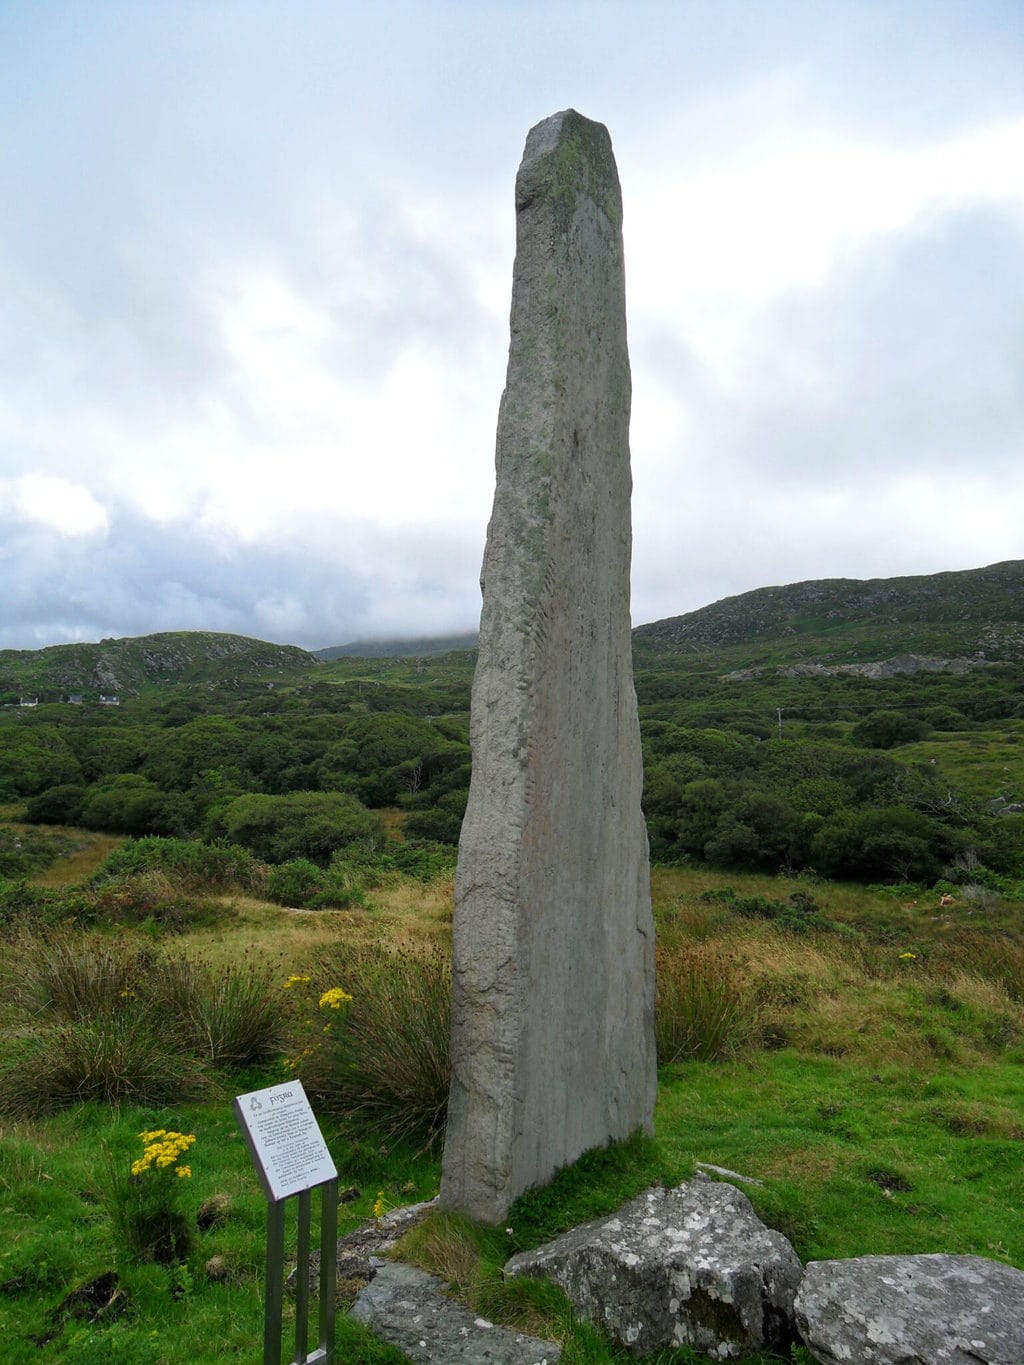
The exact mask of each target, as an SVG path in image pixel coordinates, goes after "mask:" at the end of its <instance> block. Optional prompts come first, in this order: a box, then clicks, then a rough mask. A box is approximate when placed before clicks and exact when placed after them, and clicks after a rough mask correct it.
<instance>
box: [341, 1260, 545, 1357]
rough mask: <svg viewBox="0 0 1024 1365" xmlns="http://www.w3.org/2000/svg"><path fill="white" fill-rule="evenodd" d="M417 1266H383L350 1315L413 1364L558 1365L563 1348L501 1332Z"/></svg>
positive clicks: (502, 1329) (525, 1336) (516, 1334)
mask: <svg viewBox="0 0 1024 1365" xmlns="http://www.w3.org/2000/svg"><path fill="white" fill-rule="evenodd" d="M444 1288H445V1286H444V1284H443V1283H442V1281H440V1280H438V1279H436V1278H435V1277H434V1276H433V1275H428V1274H427V1273H426V1271H424V1270H416V1269H415V1268H414V1267H413V1266H409V1265H400V1264H388V1265H384V1266H381V1268H380V1269H379V1270H378V1271H377V1273H376V1275H375V1276H374V1277H373V1279H372V1280H371V1282H370V1283H369V1284H368V1285H367V1286H366V1288H365V1289H364V1290H363V1291H362V1293H361V1294H360V1295H359V1298H358V1299H357V1300H356V1302H355V1305H354V1306H353V1308H352V1310H351V1312H352V1316H353V1317H354V1318H356V1319H357V1320H358V1321H359V1322H362V1323H365V1324H366V1326H367V1327H370V1328H371V1329H372V1330H373V1332H374V1334H375V1335H376V1336H378V1337H380V1338H381V1340H382V1341H386V1342H387V1343H388V1344H389V1345H391V1346H396V1347H397V1348H398V1350H400V1351H403V1352H404V1353H405V1355H406V1356H407V1357H408V1358H409V1359H410V1360H413V1361H422V1362H427V1365H555V1362H556V1361H558V1360H559V1359H561V1354H562V1351H561V1347H559V1346H558V1345H557V1344H556V1343H555V1342H553V1341H539V1340H538V1339H537V1338H536V1337H530V1336H527V1335H525V1333H523V1332H513V1331H510V1330H509V1329H508V1328H506V1327H498V1326H496V1325H495V1324H494V1323H493V1322H490V1321H488V1319H487V1318H482V1317H480V1316H479V1315H478V1314H476V1313H473V1312H472V1311H471V1310H470V1309H468V1308H466V1307H464V1306H463V1305H462V1304H461V1303H458V1302H456V1300H454V1299H450V1298H447V1297H446V1296H445V1294H444V1292H443V1291H444Z"/></svg>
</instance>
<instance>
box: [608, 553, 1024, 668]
mask: <svg viewBox="0 0 1024 1365" xmlns="http://www.w3.org/2000/svg"><path fill="white" fill-rule="evenodd" d="M633 642H634V646H635V647H636V649H637V650H638V652H642V653H648V654H686V653H704V652H708V651H712V650H718V649H727V648H730V647H734V646H744V645H746V646H750V645H764V646H769V645H773V646H779V647H781V648H782V652H784V653H788V654H799V655H800V656H801V657H803V658H805V659H808V658H810V656H811V655H812V654H820V656H821V657H820V659H819V660H818V661H819V662H822V663H826V662H837V661H847V660H849V661H856V660H866V659H871V658H874V659H877V658H878V657H879V656H883V655H885V654H892V653H896V652H899V653H910V652H913V653H920V654H922V655H924V654H935V655H943V656H957V657H961V658H965V657H966V658H977V659H989V660H996V659H1024V560H1017V559H1014V560H1006V561H1004V562H1003V563H1001V564H991V565H989V566H988V567H987V568H984V569H965V570H961V571H956V572H949V573H937V574H925V575H917V576H912V577H902V578H871V579H855V578H823V579H813V580H809V581H807V582H803V583H790V584H788V585H786V586H784V587H772V588H757V589H755V590H754V591H752V592H745V593H740V594H739V595H738V596H736V597H726V598H723V599H722V600H721V601H720V602H714V603H712V604H711V605H710V606H708V607H701V608H700V609H699V610H698V611H691V612H687V613H686V614H685V615H683V616H672V617H668V618H667V619H665V620H663V621H655V622H652V623H651V624H650V625H645V626H638V627H637V628H636V630H634V632H633ZM787 645H788V646H792V648H789V649H787V648H786V646H787ZM894 646H895V648H894Z"/></svg>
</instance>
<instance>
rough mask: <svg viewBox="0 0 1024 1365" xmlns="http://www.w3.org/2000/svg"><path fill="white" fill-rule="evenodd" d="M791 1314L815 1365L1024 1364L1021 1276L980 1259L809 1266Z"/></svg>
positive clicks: (878, 1259)
mask: <svg viewBox="0 0 1024 1365" xmlns="http://www.w3.org/2000/svg"><path fill="white" fill-rule="evenodd" d="M795 1307H796V1319H797V1323H798V1325H799V1328H800V1334H801V1336H802V1337H803V1339H804V1341H805V1343H806V1344H807V1347H808V1348H809V1350H810V1351H811V1352H812V1353H813V1354H814V1356H815V1358H816V1359H817V1360H818V1361H820V1362H821V1365H1021V1362H1024V1272H1021V1271H1020V1270H1014V1269H1013V1268H1012V1267H1011V1266H1006V1265H1001V1264H1000V1263H999V1262H998V1261H987V1260H984V1259H983V1258H982V1257H980V1256H942V1255H933V1256H858V1257H856V1258H854V1259H852V1260H848V1261H812V1262H811V1263H810V1265H808V1267H807V1273H806V1275H805V1277H804V1280H803V1283H802V1284H801V1286H800V1290H799V1293H798V1294H797V1297H796V1305H795Z"/></svg>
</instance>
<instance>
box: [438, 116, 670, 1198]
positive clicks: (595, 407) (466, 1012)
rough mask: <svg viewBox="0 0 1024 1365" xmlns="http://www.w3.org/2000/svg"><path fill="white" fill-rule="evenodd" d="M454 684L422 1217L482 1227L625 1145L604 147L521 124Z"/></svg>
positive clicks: (626, 1065)
mask: <svg viewBox="0 0 1024 1365" xmlns="http://www.w3.org/2000/svg"><path fill="white" fill-rule="evenodd" d="M516 210H517V216H516V261H515V270H514V275H513V284H512V319H511V344H510V348H509V362H508V378H507V382H506V386H505V392H504V395H503V397H502V400H501V409H500V413H499V417H498V436H497V484H496V489H495V495H494V509H493V512H492V516H491V522H490V526H489V528H488V532H487V548H486V551H485V554H484V563H483V575H482V583H483V610H482V615H481V618H480V648H479V656H478V663H477V669H476V676H475V678H474V682H473V698H472V711H471V727H470V729H471V741H472V748H473V775H472V781H471V785H470V792H469V803H468V806H467V810H466V816H465V820H464V822H463V826H462V837H461V840H460V843H459V862H458V871H457V874H456V882H455V918H454V924H453V946H452V968H453V983H452V1086H451V1099H450V1104H449V1108H448V1129H447V1137H446V1141H445V1151H444V1166H443V1174H442V1181H441V1202H442V1204H443V1205H444V1206H445V1207H447V1208H452V1209H455V1210H457V1211H458V1212H460V1213H463V1214H465V1215H467V1216H468V1217H470V1218H473V1219H477V1220H479V1221H482V1222H489V1223H496V1222H500V1221H501V1220H502V1219H503V1218H504V1216H505V1213H506V1210H507V1209H508V1206H509V1204H510V1203H511V1201H512V1199H513V1198H515V1196H516V1195H517V1194H519V1193H520V1192H521V1191H523V1190H525V1189H527V1188H528V1187H530V1186H532V1185H541V1184H544V1183H545V1182H546V1181H548V1180H549V1179H550V1178H551V1176H552V1175H553V1174H554V1172H555V1171H556V1170H557V1169H558V1168H559V1167H560V1166H564V1165H567V1164H568V1163H569V1162H571V1161H574V1160H575V1159H576V1158H577V1157H578V1156H580V1155H582V1153H583V1152H585V1151H587V1150H588V1149H589V1148H592V1147H600V1146H604V1145H605V1144H606V1143H608V1142H609V1141H610V1140H614V1139H620V1138H626V1137H628V1136H629V1135H630V1133H632V1132H634V1131H635V1130H636V1129H639V1128H646V1129H649V1128H650V1126H651V1122H652V1116H653V1111H654V1098H655V1092H656V1088H657V1076H656V1060H655V1048H654V959H653V948H654V928H653V921H652V918H651V904H650V869H649V863H648V850H647V833H646V829H645V826H644V820H643V814H642V811H641V809H640V798H641V792H642V786H643V772H642V764H641V753H640V730H639V725H638V722H637V711H636V695H635V692H634V689H633V673H632V655H631V638H630V619H629V590H630V579H629V571H630V552H631V543H632V537H631V529H630V492H631V475H630V465H629V410H630V372H629V357H628V354H627V350H626V312H625V283H624V274H623V250H622V229H621V194H620V190H619V181H618V175H617V172H616V169H615V159H614V156H613V154H612V148H611V141H610V139H609V137H608V132H607V129H605V128H604V127H603V126H602V125H601V124H599V123H593V122H591V121H590V120H589V119H585V118H582V117H581V116H580V115H579V114H577V113H576V112H575V111H573V110H571V109H570V110H567V111H565V112H563V113H561V114H556V115H554V116H553V117H552V118H549V119H546V120H545V121H544V122H543V123H540V124H538V125H537V126H536V127H535V128H533V129H532V130H531V132H530V134H529V137H528V138H527V141H526V150H525V153H524V155H523V161H522V165H521V166H520V169H519V175H518V178H517V180H516Z"/></svg>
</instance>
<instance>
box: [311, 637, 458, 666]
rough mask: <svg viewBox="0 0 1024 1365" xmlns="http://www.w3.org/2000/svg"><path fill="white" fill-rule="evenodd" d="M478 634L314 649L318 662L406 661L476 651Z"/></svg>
mask: <svg viewBox="0 0 1024 1365" xmlns="http://www.w3.org/2000/svg"><path fill="white" fill-rule="evenodd" d="M476 645H477V633H476V631H473V632H472V634H469V635H436V636H434V635H432V636H424V637H422V638H420V639H416V640H353V642H352V643H351V644H348V645H330V646H328V648H327V649H317V650H314V651H313V652H314V654H315V655H316V657H317V658H318V659H324V660H329V659H403V658H406V657H408V656H409V655H416V656H423V657H426V656H427V655H430V654H450V653H451V652H452V651H453V650H456V649H476Z"/></svg>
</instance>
